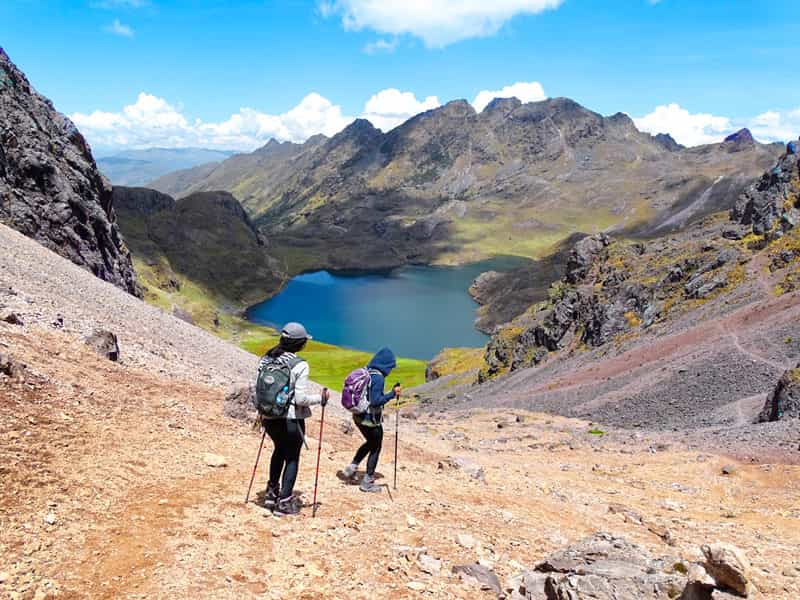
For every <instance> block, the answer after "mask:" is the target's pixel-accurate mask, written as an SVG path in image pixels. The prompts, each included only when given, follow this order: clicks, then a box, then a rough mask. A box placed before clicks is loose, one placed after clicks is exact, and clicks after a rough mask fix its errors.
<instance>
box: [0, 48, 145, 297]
mask: <svg viewBox="0 0 800 600" xmlns="http://www.w3.org/2000/svg"><path fill="white" fill-rule="evenodd" d="M0 222H2V223H4V224H6V225H8V226H10V227H13V228H14V229H17V230H18V231H20V232H22V233H23V234H25V235H27V236H29V237H31V238H33V239H35V240H36V241H37V242H39V243H41V244H43V245H44V246H46V247H48V248H50V249H51V250H53V251H55V252H57V253H58V254H60V255H61V256H63V257H65V258H68V259H69V260H71V261H72V262H74V263H75V264H78V265H80V266H82V267H84V268H86V269H87V270H89V271H91V272H92V273H94V274H95V275H96V276H97V277H99V278H100V279H104V280H105V281H108V282H110V283H113V284H114V285H116V286H118V287H120V288H122V289H124V290H126V291H128V292H130V293H131V294H134V295H137V296H139V295H141V290H140V289H139V286H138V285H137V282H136V275H135V274H134V271H133V265H132V263H131V257H130V253H129V252H128V248H127V247H126V246H125V243H124V241H123V240H122V237H121V235H120V232H119V228H118V227H117V224H116V217H115V215H114V210H113V207H112V202H111V187H110V186H109V185H108V183H107V182H106V181H105V180H104V179H103V177H102V176H101V175H100V173H99V171H98V170H97V166H96V165H95V162H94V159H93V158H92V154H91V151H90V150H89V147H88V145H87V144H86V141H85V140H84V138H83V136H82V135H81V134H80V132H79V131H78V130H77V129H76V128H75V125H74V124H73V123H72V122H71V121H70V120H69V119H67V118H66V117H64V115H62V114H60V113H58V112H56V110H55V109H54V108H53V105H52V103H51V102H50V101H49V100H47V99H46V98H44V97H42V96H40V95H39V94H37V93H36V91H35V90H34V89H33V88H32V87H31V85H30V83H29V82H28V80H27V79H26V78H25V75H24V74H23V73H22V72H20V71H19V69H17V68H16V66H14V64H13V63H12V62H11V60H10V59H9V57H8V55H7V54H6V53H5V52H4V51H3V50H2V48H0Z"/></svg>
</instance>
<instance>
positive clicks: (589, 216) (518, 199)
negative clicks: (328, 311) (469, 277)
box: [152, 98, 778, 272]
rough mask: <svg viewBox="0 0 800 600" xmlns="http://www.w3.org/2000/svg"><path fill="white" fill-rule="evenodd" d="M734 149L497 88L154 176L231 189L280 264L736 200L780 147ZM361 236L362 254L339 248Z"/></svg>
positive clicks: (459, 257) (433, 252)
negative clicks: (387, 124) (689, 141)
mask: <svg viewBox="0 0 800 600" xmlns="http://www.w3.org/2000/svg"><path fill="white" fill-rule="evenodd" d="M736 146H737V147H736V149H737V150H738V151H737V152H733V151H732V150H733V149H734V148H733V145H732V144H731V143H730V142H729V143H727V144H726V143H722V144H712V145H707V146H701V147H695V148H684V147H682V146H680V145H679V144H677V143H675V142H674V140H672V138H671V137H669V136H664V135H662V136H660V137H659V136H651V135H650V134H647V133H643V132H640V131H639V130H638V129H637V128H636V126H635V124H634V122H633V120H632V119H631V118H630V117H629V116H628V115H626V114H624V113H616V114H614V115H611V116H608V117H604V116H602V115H600V114H598V113H596V112H593V111H591V110H589V109H587V108H585V107H583V106H581V105H580V104H578V103H577V102H575V101H573V100H570V99H568V98H550V99H547V100H543V101H540V102H530V103H525V104H523V103H522V102H520V101H519V100H517V99H515V98H506V99H495V100H493V101H492V102H490V103H489V104H488V105H487V106H486V107H485V108H484V110H483V111H481V112H476V111H475V109H474V108H473V107H472V106H471V105H470V104H469V103H468V102H466V101H465V100H455V101H451V102H448V103H447V104H445V105H443V106H440V107H438V108H435V109H431V110H428V111H425V112H422V113H420V114H418V115H415V116H414V117H412V118H410V119H408V120H407V121H406V122H404V123H403V124H401V125H399V126H398V127H395V128H394V129H392V130H391V131H389V132H386V133H383V132H381V131H380V130H379V129H377V128H375V127H374V126H373V125H372V124H371V123H369V122H368V121H367V120H364V119H357V120H355V121H354V122H352V123H351V124H349V125H348V126H347V127H345V128H344V129H343V130H342V131H341V132H339V133H337V134H336V135H334V136H333V137H331V138H322V137H316V138H315V139H313V141H309V142H306V143H305V144H288V143H283V144H281V143H278V142H275V143H273V142H269V143H267V144H266V145H265V146H263V147H262V148H261V149H259V150H257V151H256V152H254V153H252V154H250V155H239V156H236V157H233V158H231V159H228V160H227V161H224V162H223V163H221V164H220V165H219V166H217V167H216V168H215V169H213V170H211V171H210V172H199V171H195V172H192V173H188V172H181V173H180V174H177V175H174V176H166V177H164V178H161V179H159V180H157V181H155V182H152V185H153V187H154V188H156V189H161V190H162V191H169V192H170V193H172V194H173V195H175V196H176V197H180V196H181V195H184V194H186V193H191V192H194V191H203V190H226V191H229V192H231V193H232V194H234V195H235V196H236V197H237V198H238V199H239V200H240V202H241V203H242V205H243V206H244V207H245V209H246V210H247V211H248V213H249V214H250V216H251V218H252V219H253V220H254V222H255V223H256V224H257V225H258V226H259V227H260V228H261V229H262V230H263V231H264V232H265V234H266V235H267V236H268V237H269V238H270V239H271V240H272V241H273V248H275V250H276V252H278V254H279V255H280V257H281V258H282V259H283V260H284V261H285V262H286V263H287V266H288V270H289V271H290V272H299V271H302V270H304V269H307V268H325V267H330V268H347V267H354V266H363V267H365V268H370V267H378V266H391V265H399V264H405V263H408V262H423V263H432V262H444V263H452V262H470V261H474V260H478V259H481V258H485V257H487V256H491V255H495V254H517V255H522V256H528V257H538V256H542V255H544V254H546V253H547V252H548V251H550V249H551V248H552V247H553V246H555V245H556V244H557V243H558V242H560V241H561V240H563V239H565V238H567V237H568V236H569V235H571V234H573V233H577V232H584V233H592V232H593V231H595V230H602V229H606V228H609V227H612V226H616V227H626V226H632V225H633V224H639V225H641V224H646V223H647V222H648V221H649V220H650V219H658V220H660V221H664V220H665V219H668V217H669V216H671V214H672V212H678V211H680V210H682V209H683V208H684V207H685V206H686V205H688V204H693V203H694V201H695V200H697V199H698V198H699V197H700V196H701V195H702V194H703V192H704V191H705V190H706V189H707V188H708V187H710V186H712V185H720V186H721V187H723V188H726V189H729V190H730V191H731V192H732V196H733V197H734V198H735V196H737V195H738V193H740V192H741V191H742V190H743V189H744V187H745V186H746V185H747V184H748V183H749V182H750V181H751V180H752V179H753V178H755V177H757V176H758V175H759V174H760V173H761V172H762V171H763V169H764V168H766V167H767V166H768V165H769V164H770V163H771V162H772V161H774V159H775V157H776V156H777V154H778V148H777V146H774V145H761V144H758V143H754V144H752V145H751V144H746V145H742V144H737V145H736ZM720 177H721V178H722V179H721V180H719V181H718V179H719V178H720ZM715 182H716V183H715ZM730 195H731V194H727V195H726V197H728V196H730ZM714 208H715V209H716V208H718V203H717V204H714ZM723 208H728V206H724V207H723ZM701 213H702V211H701ZM694 216H695V218H697V217H700V216H702V214H697V215H694ZM353 237H355V238H356V242H355V243H353V244H350V241H349V240H350V239H351V238H353ZM346 240H347V241H346ZM364 244H366V245H369V246H370V247H371V249H372V252H371V253H370V257H368V258H366V259H364V258H361V257H360V254H355V253H352V252H349V251H348V250H347V249H345V248H344V247H345V246H347V245H356V246H362V245H364ZM301 248H302V249H304V252H305V254H306V256H304V257H298V255H299V254H300V253H301V251H300V249H301ZM330 248H336V249H337V250H336V252H335V253H333V254H334V256H331V255H330V254H331V253H330V252H328V250H329V249H330ZM359 261H362V262H359ZM363 261H366V263H364V262H363Z"/></svg>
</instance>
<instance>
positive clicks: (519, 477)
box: [0, 326, 800, 598]
mask: <svg viewBox="0 0 800 600" xmlns="http://www.w3.org/2000/svg"><path fill="white" fill-rule="evenodd" d="M1 339H2V343H3V345H4V348H3V349H4V350H7V349H9V348H10V349H12V350H13V353H14V356H15V357H16V358H18V359H20V360H22V361H24V362H26V363H27V364H28V368H29V371H30V372H31V373H32V374H31V375H29V377H30V383H28V384H25V385H17V384H11V383H8V382H3V384H2V385H3V387H2V395H3V402H2V405H0V411H2V423H3V425H2V426H1V427H0V449H1V450H2V474H3V486H2V488H0V507H1V508H0V520H1V522H2V528H1V529H0V531H2V534H0V549H1V550H2V552H1V553H0V554H2V556H3V557H4V558H3V564H2V565H1V566H0V569H1V570H2V571H3V572H4V574H3V576H2V577H3V579H4V582H3V583H0V586H2V587H0V589H2V590H3V591H4V593H7V594H9V597H12V598H13V597H21V598H32V597H40V598H42V597H48V596H49V597H62V598H70V597H73V598H83V597H95V598H123V597H126V598H128V597H129V598H135V597H141V598H143V597H148V598H150V597H181V598H183V597H192V598H198V597H205V598H242V597H274V598H284V597H300V598H336V597H343V596H345V595H346V596H347V597H363V598H369V597H388V598H406V597H422V596H425V595H427V596H429V597H437V598H445V597H455V598H475V597H481V594H480V592H479V591H478V590H476V589H473V588H471V587H469V586H468V585H467V584H462V583H461V582H459V581H458V580H457V579H455V578H454V577H453V576H451V575H449V570H450V567H451V566H452V565H457V564H465V563H470V562H474V561H475V560H478V559H482V560H484V561H488V563H489V564H491V565H492V566H493V567H494V568H495V570H496V572H497V573H498V575H499V576H500V577H501V581H505V580H506V579H507V578H508V577H510V576H512V575H514V574H515V573H516V572H518V571H520V570H521V569H522V566H530V565H531V564H533V563H534V562H536V561H537V560H540V559H542V558H544V557H545V556H546V555H547V554H548V553H550V552H552V551H554V550H557V549H558V548H560V547H562V546H564V545H566V544H567V543H568V542H573V541H575V540H578V539H580V538H582V537H584V536H586V535H588V534H591V533H593V532H594V531H597V530H604V531H611V532H614V533H616V534H619V535H623V536H625V537H627V538H628V539H631V540H632V541H635V542H637V543H640V544H642V545H643V546H645V547H646V548H648V549H649V550H650V551H651V552H653V554H655V555H659V556H660V555H675V556H682V557H685V558H687V559H691V558H695V559H698V558H699V549H698V546H699V545H700V544H701V543H705V542H707V541H715V540H723V541H726V542H731V543H733V544H736V545H738V546H739V547H741V548H743V549H744V550H745V551H746V553H747V554H748V556H749V558H750V560H751V561H752V563H753V566H754V568H753V577H754V580H755V583H756V586H757V587H758V588H759V589H760V590H761V591H762V592H763V593H764V594H765V595H766V597H770V598H795V597H797V596H796V594H798V593H800V562H798V559H797V556H796V548H797V547H798V544H800V489H798V487H797V485H796V481H797V478H798V476H800V467H796V466H789V465H782V464H772V465H738V466H737V467H736V469H735V470H734V472H733V474H732V475H728V476H724V475H722V474H721V469H722V467H723V466H724V465H726V464H728V463H729V462H730V461H729V460H727V459H725V458H723V457H720V456H715V455H706V454H698V453H697V452H691V451H686V450H683V449H681V448H679V447H676V448H675V449H669V450H667V451H660V452H652V451H651V450H650V446H649V443H650V441H649V440H648V439H646V438H643V439H639V440H628V441H625V443H622V442H620V441H617V440H609V441H606V440H605V439H604V438H602V437H596V436H593V435H591V434H589V433H588V430H589V427H588V424H587V423H585V422H581V421H578V420H569V419H564V418H553V417H549V416H545V415H541V414H530V413H514V414H513V415H512V414H510V413H508V414H505V415H502V416H497V415H495V414H491V413H481V412H479V413H470V414H467V413H461V414H446V415H445V414H442V415H431V416H427V417H423V418H421V419H419V420H415V421H410V420H404V421H403V422H402V433H401V435H402V438H401V440H402V445H401V455H400V461H401V468H400V471H399V486H398V489H397V490H396V491H393V492H392V493H391V496H390V495H389V493H388V490H387V493H384V494H381V495H376V496H372V495H364V494H362V493H360V492H359V491H358V489H357V488H356V487H352V486H348V485H346V484H344V483H342V482H340V481H339V480H338V479H337V478H336V476H335V473H336V470H337V469H338V468H340V467H341V466H343V465H344V464H346V463H347V461H348V459H349V457H350V454H351V452H352V451H353V449H354V448H355V447H356V446H357V444H358V437H357V434H351V435H349V436H348V435H345V434H344V433H343V432H342V430H341V428H340V427H339V423H340V422H341V420H342V418H343V417H342V416H341V415H340V414H336V416H335V417H333V418H331V413H332V412H334V411H332V410H329V411H328V415H327V416H328V423H326V425H327V427H326V436H325V439H324V443H323V451H322V465H321V469H320V471H321V475H320V488H319V498H320V501H321V503H320V506H319V513H318V516H317V518H316V519H313V518H312V517H311V515H310V508H306V509H305V511H304V514H303V515H302V516H300V517H297V518H294V519H292V518H290V519H284V520H281V519H278V518H276V517H272V516H271V515H270V513H268V512H267V511H266V510H265V509H263V508H261V507H260V506H258V505H257V504H255V503H250V504H248V505H245V504H244V502H243V499H244V493H245V490H246V485H247V481H248V478H249V475H250V469H251V468H252V463H253V460H254V458H255V451H256V449H257V447H258V442H259V436H258V434H257V432H255V431H253V430H252V429H251V428H249V427H248V426H247V425H245V424H239V423H237V422H234V421H231V420H228V419H226V418H224V417H222V416H221V397H222V390H221V389H219V388H214V387H206V386H197V385H192V384H189V383H179V384H178V383H177V382H176V381H175V380H171V379H165V378H163V377H160V376H157V375H154V374H149V373H146V372H144V371H141V370H137V369H133V368H126V367H122V366H119V365H116V364H113V363H110V362H108V361H105V360H103V359H100V358H98V357H96V356H94V355H93V354H91V352H90V351H89V350H88V349H86V348H84V347H82V346H81V345H75V344H71V343H70V339H69V335H68V334H65V333H62V332H49V331H43V330H37V329H31V330H29V331H25V332H24V333H20V332H19V331H12V330H10V326H9V327H3V328H2V338H1ZM53 348H63V349H62V350H58V351H54V350H53ZM516 414H519V415H520V416H522V417H523V422H522V423H516V422H514V420H513V416H514V415H516ZM498 422H500V423H501V424H502V425H503V427H502V428H498ZM309 425H310V427H309V429H310V435H309V443H310V445H311V449H310V452H306V453H304V455H303V463H302V469H301V474H300V479H299V482H298V489H300V490H302V491H303V492H304V498H305V499H306V500H307V501H308V502H310V497H311V493H312V489H313V475H314V470H313V462H314V455H315V453H316V447H317V445H316V442H315V441H314V439H312V438H316V436H317V433H318V431H319V415H316V416H315V417H314V419H312V421H311V422H310V423H309ZM390 440H391V436H388V439H387V442H389V441H390ZM387 446H389V448H387V450H386V451H385V453H384V458H383V461H382V465H381V468H382V471H383V473H384V475H385V476H386V477H385V478H384V481H391V458H392V451H391V443H387ZM206 452H213V453H215V454H220V455H222V456H224V457H226V458H227V461H228V466H227V467H225V468H218V469H215V468H211V467H208V466H206V464H205V461H204V454H205V453H206ZM449 456H465V457H468V458H469V459H471V460H473V461H475V462H476V463H478V464H480V465H481V466H482V467H483V468H484V470H485V473H486V482H487V483H486V484H483V483H480V482H479V481H477V480H474V479H471V478H469V477H468V476H467V475H466V474H464V473H463V472H461V471H457V470H448V469H445V470H444V471H440V470H439V469H438V464H439V462H440V461H443V460H444V459H446V458H447V457H449ZM265 463H266V461H265V460H264V462H263V463H262V467H261V469H260V470H259V477H258V480H257V484H258V488H259V490H260V489H261V488H263V485H264V478H265V474H264V469H265ZM617 505H622V506H623V507H625V508H626V509H629V510H632V511H634V512H636V513H638V514H639V515H641V516H642V517H643V518H644V520H643V524H640V523H638V522H636V519H633V520H631V519H630V518H628V522H626V521H625V517H624V516H620V514H614V513H612V512H610V507H614V510H615V511H616V512H617V513H619V512H620V508H619V507H618V506H617ZM50 517H52V518H50ZM48 520H49V521H52V524H50V523H48V522H47V521H48ZM666 531H669V535H670V536H671V537H672V538H674V540H675V541H674V544H675V545H674V546H669V545H667V544H666V543H665V541H664V539H662V537H666V534H665V532H666ZM459 533H467V534H469V535H471V536H472V537H474V538H475V540H476V541H477V542H478V543H479V544H480V546H479V547H478V548H464V547H461V546H459V545H458V544H457V542H456V536H457V535H458V534H459ZM660 536H662V537H660ZM398 546H411V547H414V548H420V547H424V548H426V549H427V553H428V554H429V555H431V556H433V557H435V558H437V559H440V560H442V561H443V569H442V573H441V574H438V575H427V574H424V573H423V572H421V570H420V567H419V566H418V564H417V562H416V560H414V559H413V558H412V559H411V560H407V559H406V558H405V557H404V556H405V554H408V553H409V552H410V553H411V554H412V555H413V554H414V553H415V552H417V551H416V550H410V551H409V550H404V549H399V548H397V547H398ZM412 582H419V583H422V584H423V590H424V591H413V590H412V589H410V588H409V587H408V584H409V583H412ZM485 596H486V597H490V595H489V594H486V595H485Z"/></svg>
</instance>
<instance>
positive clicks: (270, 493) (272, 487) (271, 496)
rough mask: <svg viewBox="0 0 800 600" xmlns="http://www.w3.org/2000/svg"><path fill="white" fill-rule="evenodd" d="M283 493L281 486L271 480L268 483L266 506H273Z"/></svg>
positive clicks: (265, 498)
mask: <svg viewBox="0 0 800 600" xmlns="http://www.w3.org/2000/svg"><path fill="white" fill-rule="evenodd" d="M280 495H281V486H280V484H277V483H272V482H271V481H270V482H269V483H267V493H266V494H264V506H266V507H267V508H272V507H274V506H275V504H276V503H277V502H278V498H280Z"/></svg>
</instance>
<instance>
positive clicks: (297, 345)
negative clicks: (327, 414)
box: [259, 323, 330, 515]
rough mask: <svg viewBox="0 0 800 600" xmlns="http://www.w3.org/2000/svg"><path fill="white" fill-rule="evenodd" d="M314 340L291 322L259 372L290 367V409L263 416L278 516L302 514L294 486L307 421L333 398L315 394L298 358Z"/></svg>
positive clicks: (271, 496)
mask: <svg viewBox="0 0 800 600" xmlns="http://www.w3.org/2000/svg"><path fill="white" fill-rule="evenodd" d="M310 339H311V336H310V335H309V334H308V332H307V331H306V328H305V327H303V326H302V325H301V324H300V323H287V324H286V326H284V328H283V330H282V331H281V338H280V340H279V342H278V344H277V345H276V346H275V347H273V348H271V349H270V350H269V351H267V353H266V354H265V355H264V357H263V358H262V359H261V363H260V364H259V371H260V370H261V369H263V368H264V366H265V365H268V364H270V363H273V364H274V363H282V364H285V365H287V366H289V367H290V369H291V372H290V377H289V386H288V387H289V392H288V393H289V395H290V397H291V402H290V404H289V409H288V411H287V412H286V414H285V415H284V416H281V417H263V418H262V423H263V425H264V428H265V429H266V431H267V435H269V437H270V439H271V440H272V443H273V444H274V445H275V449H274V450H273V452H272V459H271V460H270V465H269V482H268V483H267V495H266V503H267V505H268V506H271V507H273V512H274V513H275V514H277V515H295V514H297V513H298V512H300V502H299V501H298V499H297V498H295V497H294V484H295V481H296V480H297V470H298V467H299V465H300V450H301V449H302V447H303V441H304V439H305V432H306V422H305V420H306V419H307V418H309V417H310V416H311V406H313V405H315V404H320V405H322V406H325V405H326V404H327V403H328V400H329V398H330V393H329V392H328V390H327V389H324V390H322V392H313V391H312V389H311V382H310V381H309V378H308V376H309V368H308V363H307V362H306V361H305V360H303V359H302V358H300V357H299V356H297V353H298V352H300V351H301V350H302V349H303V348H304V347H305V345H306V343H307V342H308V340H310Z"/></svg>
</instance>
